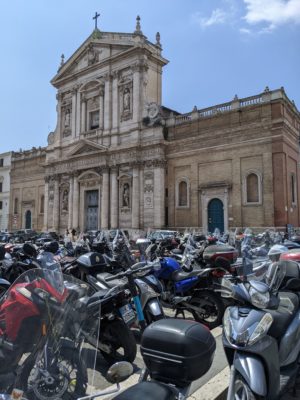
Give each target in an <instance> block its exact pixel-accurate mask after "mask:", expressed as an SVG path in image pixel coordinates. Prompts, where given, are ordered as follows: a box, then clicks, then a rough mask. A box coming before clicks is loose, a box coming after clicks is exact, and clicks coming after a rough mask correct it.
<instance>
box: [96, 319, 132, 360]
mask: <svg viewBox="0 0 300 400" xmlns="http://www.w3.org/2000/svg"><path fill="white" fill-rule="evenodd" d="M100 342H101V343H100V344H99V348H100V352H101V354H102V356H103V358H104V359H105V360H106V361H107V362H108V363H109V364H113V363H115V362H118V361H128V362H131V363H132V362H133V361H134V360H135V356H136V352H137V346H136V341H135V338H134V335H133V333H132V332H131V330H130V329H129V328H128V326H127V325H126V324H125V322H123V321H121V320H119V319H115V320H113V321H109V322H107V323H106V324H105V325H101V332H100Z"/></svg>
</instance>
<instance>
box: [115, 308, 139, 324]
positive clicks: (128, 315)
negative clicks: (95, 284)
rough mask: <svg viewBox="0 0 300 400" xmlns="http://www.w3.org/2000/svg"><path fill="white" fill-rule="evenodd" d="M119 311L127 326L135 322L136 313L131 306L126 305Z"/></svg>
mask: <svg viewBox="0 0 300 400" xmlns="http://www.w3.org/2000/svg"><path fill="white" fill-rule="evenodd" d="M119 311H120V314H121V317H122V318H123V320H124V322H125V323H126V324H129V323H130V322H132V321H134V320H135V313H134V311H133V309H132V307H131V305H130V304H126V305H125V306H123V307H120V308H119Z"/></svg>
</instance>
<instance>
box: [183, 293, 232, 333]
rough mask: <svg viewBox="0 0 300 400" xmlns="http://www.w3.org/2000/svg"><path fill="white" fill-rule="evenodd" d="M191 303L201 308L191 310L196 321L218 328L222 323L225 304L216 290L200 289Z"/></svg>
mask: <svg viewBox="0 0 300 400" xmlns="http://www.w3.org/2000/svg"><path fill="white" fill-rule="evenodd" d="M189 303H190V304H191V305H193V306H195V307H197V308H198V309H199V310H197V309H192V310H191V313H192V314H193V317H194V319H195V320H196V321H198V322H201V323H202V324H204V325H206V326H207V327H208V328H209V329H213V328H216V327H217V326H219V325H220V324H221V322H222V318H223V315H224V305H223V302H222V300H221V299H220V298H219V297H218V296H217V295H216V294H215V293H214V292H212V291H209V290H203V291H199V292H197V295H196V296H194V297H192V298H191V300H190V301H189Z"/></svg>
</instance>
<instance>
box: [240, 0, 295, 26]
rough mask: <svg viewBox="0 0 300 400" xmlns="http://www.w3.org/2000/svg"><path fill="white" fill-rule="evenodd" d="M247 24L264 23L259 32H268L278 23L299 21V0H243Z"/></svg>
mask: <svg viewBox="0 0 300 400" xmlns="http://www.w3.org/2000/svg"><path fill="white" fill-rule="evenodd" d="M244 3H245V4H246V9H247V13H246V15H245V17H244V19H245V20H246V22H247V23H248V24H249V25H255V24H259V23H266V24H267V28H264V29H263V30H262V31H261V32H263V31H264V32H270V31H271V30H273V29H274V28H276V27H277V26H279V25H283V24H286V23H300V0H244Z"/></svg>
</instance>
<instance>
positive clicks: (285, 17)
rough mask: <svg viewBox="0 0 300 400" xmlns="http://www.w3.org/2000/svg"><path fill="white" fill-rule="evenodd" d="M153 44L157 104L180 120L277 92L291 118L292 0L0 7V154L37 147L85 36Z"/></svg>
mask: <svg viewBox="0 0 300 400" xmlns="http://www.w3.org/2000/svg"><path fill="white" fill-rule="evenodd" d="M95 11H98V12H99V13H100V14H101V17H100V19H99V28H100V30H103V31H118V32H133V31H134V29H135V19H136V16H137V15H140V17H141V27H142V31H143V33H144V34H145V35H146V36H147V37H148V39H149V40H151V41H155V34H156V32H157V31H159V32H160V34H161V42H162V46H163V55H164V56H165V57H166V58H167V59H168V60H169V61H170V63H169V64H168V65H167V66H166V67H165V69H164V74H163V104H164V105H165V106H167V107H170V108H173V109H176V110H178V111H180V112H189V111H191V110H192V108H193V106H194V105H196V106H197V107H198V108H204V107H209V106H212V105H214V104H219V103H223V102H226V101H230V100H231V99H232V98H233V97H234V95H235V94H237V95H238V96H239V97H247V96H251V95H255V94H258V93H261V92H262V91H263V90H264V88H265V86H269V88H270V89H271V90H273V89H276V88H280V87H281V86H284V88H285V90H286V93H287V95H288V96H289V98H290V99H291V100H294V101H295V103H296V105H297V107H298V109H300V79H299V78H300V0H151V1H149V0H102V1H100V0H48V1H47V0H27V1H25V0H1V2H0V49H1V62H0V76H1V78H2V79H1V81H2V82H1V111H0V137H1V141H0V153H1V152H4V151H9V150H16V151H17V150H19V149H20V148H22V149H29V148H31V147H32V146H35V147H38V146H45V145H46V140H47V135H48V133H49V132H50V131H51V130H54V128H55V125H56V110H55V107H56V99H55V90H54V88H52V87H51V85H50V83H49V81H50V79H51V78H52V77H53V76H54V75H55V74H56V71H57V68H58V66H59V63H60V56H61V54H62V53H64V54H65V56H66V58H68V57H69V56H70V55H72V53H73V52H74V51H75V50H76V49H77V48H78V47H79V46H80V45H81V44H82V42H83V41H84V40H85V39H86V38H87V37H88V36H89V35H90V33H91V32H92V30H93V28H94V21H93V20H92V17H93V15H94V14H95Z"/></svg>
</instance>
